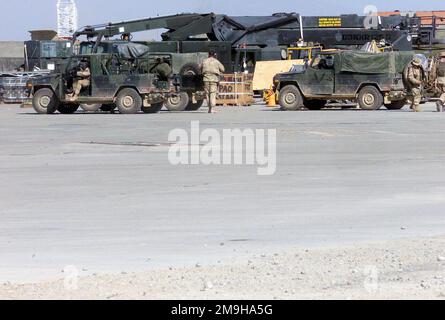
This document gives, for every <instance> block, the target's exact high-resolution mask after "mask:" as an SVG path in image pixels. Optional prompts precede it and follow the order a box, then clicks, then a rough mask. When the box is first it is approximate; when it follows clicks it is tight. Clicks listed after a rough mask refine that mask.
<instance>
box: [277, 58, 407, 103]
mask: <svg viewBox="0 0 445 320" xmlns="http://www.w3.org/2000/svg"><path fill="white" fill-rule="evenodd" d="M413 57H414V53H413V52H388V53H366V52H359V51H344V52H332V53H324V54H322V55H320V56H319V57H318V58H316V59H314V60H312V62H311V63H308V64H306V65H302V66H294V68H293V69H292V70H291V71H290V72H287V73H282V74H278V75H276V76H275V77H274V86H275V89H276V91H277V96H278V100H279V104H280V106H281V107H282V109H284V110H299V109H302V108H307V109H309V110H320V109H322V108H324V107H325V106H326V104H327V102H328V101H329V100H353V101H357V102H358V105H359V107H360V108H361V109H363V110H378V109H380V108H381V107H382V106H385V107H386V108H387V109H390V110H397V109H402V108H403V107H404V105H405V104H406V99H407V92H406V90H405V85H404V81H405V80H404V77H403V73H404V70H405V68H406V66H407V65H408V64H409V63H410V62H411V61H412V59H413Z"/></svg>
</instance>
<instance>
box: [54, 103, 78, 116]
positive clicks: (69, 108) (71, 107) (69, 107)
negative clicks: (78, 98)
mask: <svg viewBox="0 0 445 320" xmlns="http://www.w3.org/2000/svg"><path fill="white" fill-rule="evenodd" d="M78 109H79V105H78V104H61V105H60V106H59V107H58V108H57V110H58V111H59V112H60V113H61V114H73V113H75V112H76V111H77V110H78Z"/></svg>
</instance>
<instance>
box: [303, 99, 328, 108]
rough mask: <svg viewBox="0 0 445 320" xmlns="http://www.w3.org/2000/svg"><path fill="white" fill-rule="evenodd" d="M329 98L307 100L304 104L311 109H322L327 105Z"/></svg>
mask: <svg viewBox="0 0 445 320" xmlns="http://www.w3.org/2000/svg"><path fill="white" fill-rule="evenodd" d="M327 103H328V101H327V100H306V101H305V102H304V106H305V107H306V108H308V109H309V110H321V109H323V108H324V107H326V104H327Z"/></svg>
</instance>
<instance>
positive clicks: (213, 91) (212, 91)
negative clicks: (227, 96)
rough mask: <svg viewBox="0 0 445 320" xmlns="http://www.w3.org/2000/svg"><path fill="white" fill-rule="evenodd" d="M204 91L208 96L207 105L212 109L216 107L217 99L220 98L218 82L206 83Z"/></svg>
mask: <svg viewBox="0 0 445 320" xmlns="http://www.w3.org/2000/svg"><path fill="white" fill-rule="evenodd" d="M204 90H205V92H206V96H207V103H208V105H209V107H210V108H214V107H216V99H217V97H218V82H209V81H205V82H204Z"/></svg>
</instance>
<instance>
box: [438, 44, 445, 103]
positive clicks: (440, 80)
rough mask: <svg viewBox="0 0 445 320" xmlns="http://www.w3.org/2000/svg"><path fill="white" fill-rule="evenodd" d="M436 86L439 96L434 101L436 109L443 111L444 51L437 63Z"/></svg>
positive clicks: (444, 83)
mask: <svg viewBox="0 0 445 320" xmlns="http://www.w3.org/2000/svg"><path fill="white" fill-rule="evenodd" d="M437 87H438V88H439V91H440V98H439V100H438V101H437V102H436V104H437V111H438V112H443V111H445V110H444V108H445V51H444V52H442V53H441V54H440V56H439V63H438V65H437Z"/></svg>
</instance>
